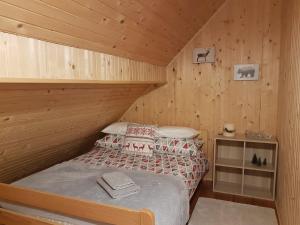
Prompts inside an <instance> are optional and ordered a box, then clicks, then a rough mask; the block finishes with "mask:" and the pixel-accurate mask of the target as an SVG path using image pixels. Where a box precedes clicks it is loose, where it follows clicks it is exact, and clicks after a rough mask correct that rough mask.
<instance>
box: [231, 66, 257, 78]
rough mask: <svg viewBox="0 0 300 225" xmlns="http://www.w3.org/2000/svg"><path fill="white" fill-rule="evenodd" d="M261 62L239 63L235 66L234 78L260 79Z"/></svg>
mask: <svg viewBox="0 0 300 225" xmlns="http://www.w3.org/2000/svg"><path fill="white" fill-rule="evenodd" d="M258 76H259V64H239V65H235V66H234V80H244V81H245V80H258Z"/></svg>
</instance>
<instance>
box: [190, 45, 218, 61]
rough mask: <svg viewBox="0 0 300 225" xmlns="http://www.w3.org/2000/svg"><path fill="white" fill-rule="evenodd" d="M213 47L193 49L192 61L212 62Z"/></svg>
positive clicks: (213, 59)
mask: <svg viewBox="0 0 300 225" xmlns="http://www.w3.org/2000/svg"><path fill="white" fill-rule="evenodd" d="M215 52H216V50H215V48H195V49H194V51H193V63H214V62H215Z"/></svg>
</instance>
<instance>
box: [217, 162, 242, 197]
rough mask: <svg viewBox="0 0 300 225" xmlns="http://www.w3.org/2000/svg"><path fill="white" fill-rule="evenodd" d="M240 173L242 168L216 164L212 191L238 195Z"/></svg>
mask: <svg viewBox="0 0 300 225" xmlns="http://www.w3.org/2000/svg"><path fill="white" fill-rule="evenodd" d="M242 175H243V170H242V169H239V168H229V167H224V166H216V167H215V176H214V178H215V185H214V191H216V192H221V193H228V194H238V195H240V194H241V193H242Z"/></svg>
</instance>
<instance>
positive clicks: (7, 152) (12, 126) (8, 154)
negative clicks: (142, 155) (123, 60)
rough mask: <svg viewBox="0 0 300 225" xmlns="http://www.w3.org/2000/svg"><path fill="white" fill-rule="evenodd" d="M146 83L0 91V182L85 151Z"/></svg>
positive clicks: (133, 99) (139, 92)
mask: <svg viewBox="0 0 300 225" xmlns="http://www.w3.org/2000/svg"><path fill="white" fill-rule="evenodd" d="M148 87H149V85H148V84H132V85H122V84H120V85H118V84H115V85H112V86H111V85H110V86H106V85H103V86H99V87H98V88H97V89H81V88H80V86H77V88H51V85H50V86H48V88H41V89H40V88H36V85H35V84H33V85H32V88H31V89H29V88H27V89H24V90H22V89H20V87H18V89H8V90H1V89H0V105H1V107H0V146H1V147H0V181H1V182H10V181H13V180H16V179H18V178H21V177H23V176H26V175H28V174H31V173H33V172H35V171H38V170H41V169H44V168H47V167H49V166H51V165H53V164H55V163H58V162H61V161H63V160H66V159H69V158H72V157H74V156H76V155H78V154H80V153H83V152H85V151H87V150H89V148H90V146H91V145H92V144H93V143H94V141H95V139H96V138H97V137H98V136H99V134H100V133H99V131H100V129H101V128H103V127H104V126H105V125H107V124H109V123H111V122H113V121H115V120H118V119H119V117H120V116H121V115H122V114H123V113H124V112H125V111H126V110H127V108H128V107H129V106H130V105H131V104H132V103H133V102H134V101H135V99H136V98H137V97H138V96H140V95H142V94H143V93H144V92H145V91H146V90H147V89H148Z"/></svg>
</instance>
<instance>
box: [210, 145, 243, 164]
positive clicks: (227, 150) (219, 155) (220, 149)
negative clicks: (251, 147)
mask: <svg viewBox="0 0 300 225" xmlns="http://www.w3.org/2000/svg"><path fill="white" fill-rule="evenodd" d="M215 145H216V146H215V147H216V153H215V154H216V155H215V163H216V165H220V166H227V167H234V168H242V166H243V156H244V142H239V141H237V142H232V141H228V140H216V143H215Z"/></svg>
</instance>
